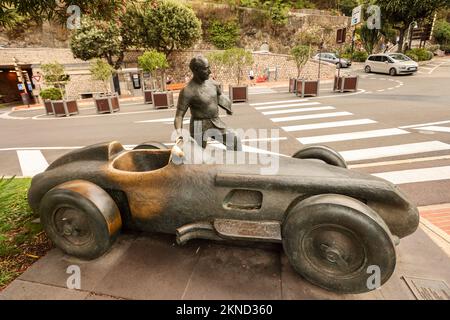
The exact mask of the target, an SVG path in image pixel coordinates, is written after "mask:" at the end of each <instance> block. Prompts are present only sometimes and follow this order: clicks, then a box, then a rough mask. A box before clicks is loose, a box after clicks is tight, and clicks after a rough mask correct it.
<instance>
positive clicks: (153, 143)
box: [133, 141, 169, 150]
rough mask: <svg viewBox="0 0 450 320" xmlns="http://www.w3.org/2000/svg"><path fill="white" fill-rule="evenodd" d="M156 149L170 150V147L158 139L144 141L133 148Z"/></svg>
mask: <svg viewBox="0 0 450 320" xmlns="http://www.w3.org/2000/svg"><path fill="white" fill-rule="evenodd" d="M155 149H157V150H168V149H169V148H168V147H167V146H166V145H165V144H164V143H161V142H156V141H148V142H143V143H141V144H139V145H137V146H136V147H134V148H133V150H155Z"/></svg>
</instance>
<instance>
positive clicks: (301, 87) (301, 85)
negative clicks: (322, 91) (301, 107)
mask: <svg viewBox="0 0 450 320" xmlns="http://www.w3.org/2000/svg"><path fill="white" fill-rule="evenodd" d="M296 82H297V86H296V90H295V91H296V94H297V97H302V98H304V97H305V96H316V97H317V96H318V95H319V80H305V79H299V80H297V81H296Z"/></svg>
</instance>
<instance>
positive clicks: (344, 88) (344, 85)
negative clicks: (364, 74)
mask: <svg viewBox="0 0 450 320" xmlns="http://www.w3.org/2000/svg"><path fill="white" fill-rule="evenodd" d="M357 90H358V76H351V75H338V76H334V84H333V91H335V92H336V91H337V92H348V91H357Z"/></svg>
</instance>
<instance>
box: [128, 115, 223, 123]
mask: <svg viewBox="0 0 450 320" xmlns="http://www.w3.org/2000/svg"><path fill="white" fill-rule="evenodd" d="M219 117H220V118H224V117H226V115H224V114H221V115H219ZM190 119H191V118H190V117H185V118H184V120H183V123H189V121H190ZM173 120H174V118H173V117H171V118H160V119H151V120H141V121H134V123H158V122H163V123H168V124H173Z"/></svg>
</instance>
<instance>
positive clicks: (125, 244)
mask: <svg viewBox="0 0 450 320" xmlns="http://www.w3.org/2000/svg"><path fill="white" fill-rule="evenodd" d="M134 239H135V236H131V235H121V236H120V237H119V238H118V239H117V241H116V242H115V244H114V245H113V246H112V248H111V249H110V250H109V251H108V252H107V253H106V254H105V255H103V256H102V257H100V258H98V259H95V260H92V261H85V260H80V259H77V258H74V257H71V256H68V255H66V254H64V253H63V252H62V251H61V250H59V249H53V250H51V251H50V252H49V253H48V254H47V255H46V256H45V257H44V258H41V259H40V260H38V261H37V262H36V263H35V264H33V265H32V266H31V267H30V268H29V269H28V270H27V271H26V272H25V273H23V274H22V275H21V276H20V277H19V279H21V280H26V281H32V282H39V283H43V284H48V285H54V286H58V287H64V288H65V287H66V286H67V284H66V283H67V279H68V277H69V276H70V275H71V274H68V273H66V271H67V268H68V267H69V266H70V265H77V266H79V267H80V273H81V290H86V291H92V289H93V288H94V287H95V286H96V284H97V283H98V282H100V281H101V280H102V278H103V277H104V276H105V275H106V273H107V272H108V271H109V270H110V269H111V268H112V267H113V266H114V265H115V264H116V263H117V262H118V260H119V259H120V257H121V256H122V255H123V254H124V253H125V252H126V251H127V250H128V248H129V246H130V245H131V244H132V242H133V240H134Z"/></svg>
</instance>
